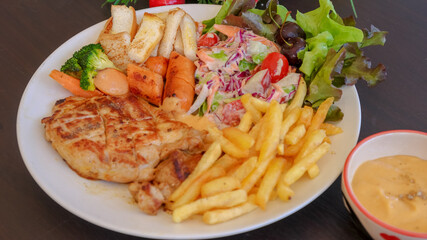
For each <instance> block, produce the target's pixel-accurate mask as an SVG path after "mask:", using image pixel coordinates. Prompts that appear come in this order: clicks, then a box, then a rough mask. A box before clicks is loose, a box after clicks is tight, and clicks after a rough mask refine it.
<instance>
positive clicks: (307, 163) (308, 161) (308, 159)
mask: <svg viewBox="0 0 427 240" xmlns="http://www.w3.org/2000/svg"><path fill="white" fill-rule="evenodd" d="M329 147H330V144H329V143H322V144H321V145H320V146H318V147H317V148H316V149H314V150H313V151H312V152H311V153H309V154H307V155H306V156H305V157H303V158H302V159H301V160H300V161H299V162H296V163H295V164H294V165H293V166H292V167H291V168H290V169H289V171H287V172H286V174H285V175H284V176H283V181H284V183H285V184H286V185H288V186H290V185H291V184H293V183H294V182H296V181H297V180H298V179H299V178H301V177H302V175H304V173H305V172H306V171H307V169H308V168H310V167H311V166H312V165H313V164H315V163H316V162H317V161H318V160H319V159H320V158H321V157H322V156H323V155H325V154H326V152H327V151H328V150H329Z"/></svg>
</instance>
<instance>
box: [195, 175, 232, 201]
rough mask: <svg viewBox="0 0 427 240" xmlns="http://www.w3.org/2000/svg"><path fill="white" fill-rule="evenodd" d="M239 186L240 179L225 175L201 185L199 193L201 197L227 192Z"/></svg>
mask: <svg viewBox="0 0 427 240" xmlns="http://www.w3.org/2000/svg"><path fill="white" fill-rule="evenodd" d="M238 188H240V181H239V180H237V179H236V178H234V177H230V176H225V177H220V178H217V179H214V180H211V181H209V182H207V183H205V184H203V185H202V187H201V189H200V195H201V197H202V198H204V197H210V196H213V195H217V194H219V193H223V192H229V191H232V190H235V189H238Z"/></svg>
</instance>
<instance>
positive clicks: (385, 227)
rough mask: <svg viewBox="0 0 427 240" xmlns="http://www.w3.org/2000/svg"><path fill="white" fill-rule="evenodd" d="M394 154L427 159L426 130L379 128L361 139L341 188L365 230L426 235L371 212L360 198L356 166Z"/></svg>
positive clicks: (388, 235)
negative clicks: (355, 180)
mask: <svg viewBox="0 0 427 240" xmlns="http://www.w3.org/2000/svg"><path fill="white" fill-rule="evenodd" d="M393 155H412V156H416V157H419V158H421V159H427V133H425V132H419V131H413V130H392V131H386V132H380V133H377V134H374V135H372V136H369V137H367V138H365V139H363V140H362V141H360V142H359V143H358V144H357V145H356V146H355V147H354V149H353V150H352V151H351V152H350V154H349V155H348V157H347V160H346V162H345V165H344V170H343V174H342V179H341V188H342V192H343V194H344V197H345V199H344V200H346V201H345V203H346V207H347V208H348V210H349V212H350V213H352V214H353V213H354V214H355V215H356V216H357V218H358V220H359V221H360V223H361V224H362V225H363V227H364V228H365V229H366V231H367V232H368V233H369V235H371V237H372V238H374V239H379V240H403V239H411V240H412V239H417V240H419V239H427V233H417V232H411V231H407V230H402V229H399V228H397V227H394V226H391V225H389V224H387V223H385V222H383V221H381V220H379V219H378V218H376V217H375V216H373V215H372V214H370V213H369V212H368V211H367V210H366V208H364V207H363V206H362V205H361V203H360V202H359V201H358V200H357V198H356V196H355V194H354V192H353V189H352V185H351V182H352V179H353V176H354V174H355V172H356V170H357V168H358V167H359V166H360V165H361V164H362V163H364V162H366V161H369V160H373V159H377V158H380V157H386V156H393Z"/></svg>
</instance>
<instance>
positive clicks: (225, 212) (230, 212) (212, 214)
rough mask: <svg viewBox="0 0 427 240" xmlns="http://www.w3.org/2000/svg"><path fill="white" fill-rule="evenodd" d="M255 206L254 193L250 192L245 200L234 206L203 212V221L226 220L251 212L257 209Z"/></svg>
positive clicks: (218, 221) (214, 222)
mask: <svg viewBox="0 0 427 240" xmlns="http://www.w3.org/2000/svg"><path fill="white" fill-rule="evenodd" d="M257 207H258V206H257V205H256V204H255V195H253V194H252V195H250V196H249V197H248V201H247V202H245V203H243V204H241V205H238V206H236V207H232V208H228V209H219V210H212V211H207V212H205V213H204V214H203V222H205V223H207V224H216V223H221V222H226V221H229V220H231V219H234V218H237V217H239V216H242V215H244V214H246V213H249V212H252V211H253V210H255V209H257Z"/></svg>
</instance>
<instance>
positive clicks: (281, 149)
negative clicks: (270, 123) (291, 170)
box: [277, 143, 285, 156]
mask: <svg viewBox="0 0 427 240" xmlns="http://www.w3.org/2000/svg"><path fill="white" fill-rule="evenodd" d="M277 155H280V156H283V155H285V144H284V143H279V146H277Z"/></svg>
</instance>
